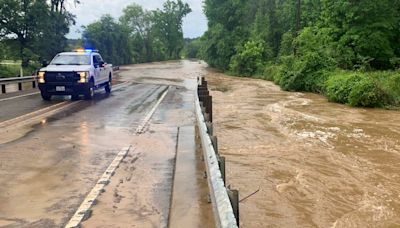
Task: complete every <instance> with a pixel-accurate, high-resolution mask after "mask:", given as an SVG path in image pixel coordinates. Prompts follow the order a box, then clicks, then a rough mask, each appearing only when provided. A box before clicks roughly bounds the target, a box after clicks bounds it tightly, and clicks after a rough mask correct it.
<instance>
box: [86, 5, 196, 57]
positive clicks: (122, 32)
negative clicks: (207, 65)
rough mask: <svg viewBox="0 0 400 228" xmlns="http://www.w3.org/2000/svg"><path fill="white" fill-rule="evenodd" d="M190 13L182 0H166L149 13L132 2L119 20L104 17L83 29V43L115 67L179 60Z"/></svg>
mask: <svg viewBox="0 0 400 228" xmlns="http://www.w3.org/2000/svg"><path fill="white" fill-rule="evenodd" d="M190 12H191V9H190V7H189V5H188V4H185V3H183V2H182V1H181V0H177V1H171V0H167V1H166V2H165V3H164V5H163V8H162V9H157V10H151V11H149V10H145V9H143V8H142V7H141V6H140V5H137V4H135V3H133V4H131V5H129V6H128V7H126V8H125V9H124V10H123V15H122V16H121V17H120V18H119V20H118V21H117V20H115V19H114V18H112V17H111V16H110V15H105V16H103V17H102V18H101V19H100V20H99V21H97V22H95V23H93V24H90V25H88V26H86V27H85V29H84V32H83V36H82V38H83V44H84V46H85V47H87V48H95V49H98V50H100V51H101V53H102V55H103V57H104V58H105V59H106V60H107V61H110V62H112V63H113V64H117V65H121V64H130V63H144V62H153V61H163V60H171V59H180V58H181V56H180V54H181V51H182V49H183V47H184V44H185V41H184V39H183V32H182V22H183V18H184V17H185V16H186V15H187V14H188V13H190Z"/></svg>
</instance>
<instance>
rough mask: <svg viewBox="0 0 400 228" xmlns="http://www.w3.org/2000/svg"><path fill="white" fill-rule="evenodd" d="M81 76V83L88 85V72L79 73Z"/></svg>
mask: <svg viewBox="0 0 400 228" xmlns="http://www.w3.org/2000/svg"><path fill="white" fill-rule="evenodd" d="M78 74H79V83H86V82H87V76H88V75H89V73H88V72H78Z"/></svg>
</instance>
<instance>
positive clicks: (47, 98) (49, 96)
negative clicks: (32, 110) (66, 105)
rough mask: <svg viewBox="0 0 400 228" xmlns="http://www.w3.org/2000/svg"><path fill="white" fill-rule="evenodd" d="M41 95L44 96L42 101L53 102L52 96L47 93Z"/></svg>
mask: <svg viewBox="0 0 400 228" xmlns="http://www.w3.org/2000/svg"><path fill="white" fill-rule="evenodd" d="M40 95H42V99H43V100H45V101H50V100H51V95H50V94H48V93H45V92H41V93H40Z"/></svg>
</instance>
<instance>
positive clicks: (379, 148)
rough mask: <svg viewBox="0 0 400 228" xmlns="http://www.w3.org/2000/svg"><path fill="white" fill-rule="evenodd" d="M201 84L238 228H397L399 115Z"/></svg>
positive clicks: (266, 89)
mask: <svg viewBox="0 0 400 228" xmlns="http://www.w3.org/2000/svg"><path fill="white" fill-rule="evenodd" d="M204 75H205V76H206V78H207V80H208V81H209V83H210V85H211V89H212V90H213V91H212V95H213V99H214V115H215V117H214V120H215V123H214V125H215V129H216V132H217V135H218V139H219V146H220V152H221V153H222V154H223V155H224V156H226V158H227V169H228V170H227V179H228V183H229V184H230V185H232V186H233V187H234V188H238V189H239V190H240V196H241V197H240V198H244V197H246V196H248V195H250V194H251V193H254V192H257V190H258V189H260V191H259V192H257V193H256V194H255V195H254V196H251V197H250V198H249V199H246V200H244V201H242V202H241V203H240V210H241V211H240V213H241V225H242V227H335V228H338V227H400V165H399V164H400V143H399V139H400V112H397V111H388V110H377V109H358V108H351V107H347V106H344V105H339V104H334V103H329V102H328V101H327V100H326V99H325V98H324V97H321V96H319V95H314V94H303V93H292V92H283V91H281V90H280V89H279V87H277V86H275V85H274V84H273V83H271V82H267V81H262V80H253V79H244V78H234V77H227V76H225V75H223V74H220V73H216V72H213V71H211V70H207V71H204Z"/></svg>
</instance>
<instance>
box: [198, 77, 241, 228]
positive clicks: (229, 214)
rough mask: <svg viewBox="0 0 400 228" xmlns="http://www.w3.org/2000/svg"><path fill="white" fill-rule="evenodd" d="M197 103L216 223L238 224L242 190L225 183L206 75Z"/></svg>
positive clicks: (224, 227) (227, 226)
mask: <svg viewBox="0 0 400 228" xmlns="http://www.w3.org/2000/svg"><path fill="white" fill-rule="evenodd" d="M195 106H196V117H197V123H198V127H199V134H200V138H201V144H202V148H203V156H204V161H205V163H206V169H207V170H206V173H207V181H208V187H209V190H210V198H211V203H212V208H213V213H214V219H215V225H216V227H219V228H236V227H239V192H238V191H237V190H231V189H230V187H228V188H227V187H226V186H225V183H226V182H225V180H226V177H225V158H224V157H221V156H220V155H219V153H218V145H217V137H215V136H214V135H213V134H214V132H213V125H212V119H213V118H212V97H211V96H210V95H209V91H208V86H207V82H206V81H205V80H204V78H202V79H201V84H200V85H199V86H198V89H197V96H196V99H195Z"/></svg>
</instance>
